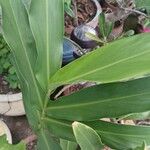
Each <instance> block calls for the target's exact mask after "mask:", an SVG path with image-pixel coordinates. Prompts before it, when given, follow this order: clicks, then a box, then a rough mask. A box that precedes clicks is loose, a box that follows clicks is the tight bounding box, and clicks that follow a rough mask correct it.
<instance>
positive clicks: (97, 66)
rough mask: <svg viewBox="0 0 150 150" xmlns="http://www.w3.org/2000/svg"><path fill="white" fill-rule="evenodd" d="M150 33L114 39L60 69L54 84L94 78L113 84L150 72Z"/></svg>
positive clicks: (51, 82) (51, 81)
mask: <svg viewBox="0 0 150 150" xmlns="http://www.w3.org/2000/svg"><path fill="white" fill-rule="evenodd" d="M149 39H150V34H149V33H147V34H140V35H136V36H132V37H128V38H124V39H121V40H118V41H115V42H112V43H110V44H108V45H106V46H104V47H102V48H98V49H97V50H95V51H93V52H91V53H89V54H87V55H85V56H83V57H81V58H79V59H78V60H76V61H74V62H72V63H70V64H69V65H67V66H65V67H64V68H62V69H60V70H59V71H58V72H57V73H56V74H55V75H54V76H53V77H52V78H51V79H50V84H51V85H50V86H52V87H55V86H59V85H63V84H69V83H77V82H80V81H93V82H98V83H109V82H116V81H125V80H129V79H133V78H140V77H142V76H145V75H148V74H149V73H150V67H149V65H150V59H149V58H150V42H149Z"/></svg>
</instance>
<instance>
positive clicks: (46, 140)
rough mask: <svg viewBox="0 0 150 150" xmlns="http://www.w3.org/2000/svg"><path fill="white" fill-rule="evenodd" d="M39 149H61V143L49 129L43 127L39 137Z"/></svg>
mask: <svg viewBox="0 0 150 150" xmlns="http://www.w3.org/2000/svg"><path fill="white" fill-rule="evenodd" d="M37 149H38V150H61V147H60V145H59V143H57V142H56V141H54V139H52V137H51V136H50V134H49V133H48V131H46V130H43V129H41V131H40V134H39V137H38V144H37Z"/></svg>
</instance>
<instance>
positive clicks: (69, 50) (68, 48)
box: [63, 38, 78, 65]
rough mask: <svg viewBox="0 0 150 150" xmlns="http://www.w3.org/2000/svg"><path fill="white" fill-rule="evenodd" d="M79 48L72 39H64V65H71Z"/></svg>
mask: <svg viewBox="0 0 150 150" xmlns="http://www.w3.org/2000/svg"><path fill="white" fill-rule="evenodd" d="M77 49H78V47H77V46H76V45H74V44H73V42H72V41H71V40H70V39H67V38H64V41H63V65H65V64H68V63H70V62H71V61H73V60H75V57H74V54H73V53H74V51H76V50H77Z"/></svg>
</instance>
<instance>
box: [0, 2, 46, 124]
mask: <svg viewBox="0 0 150 150" xmlns="http://www.w3.org/2000/svg"><path fill="white" fill-rule="evenodd" d="M0 5H1V6H2V15H3V24H2V27H3V33H4V37H5V40H6V41H7V43H8V45H9V46H10V48H11V51H12V54H13V57H14V62H15V68H16V70H17V75H18V78H19V80H20V83H21V90H22V92H23V100H24V105H25V109H26V113H27V116H28V118H30V119H29V121H30V124H32V126H33V125H34V126H37V124H38V121H37V120H38V119H37V117H38V116H37V109H38V110H40V108H41V107H42V106H43V101H42V99H44V98H45V93H43V91H42V90H41V88H40V86H39V85H38V83H37V80H36V77H35V74H34V73H35V72H34V69H35V63H36V59H37V52H36V46H35V42H34V38H33V36H32V33H31V30H30V25H29V21H28V16H27V12H26V9H25V7H24V5H23V3H22V1H21V0H5V1H4V0H0ZM31 89H34V90H32V91H31ZM43 95H44V96H43ZM42 97H44V98H42ZM26 106H30V107H26Z"/></svg>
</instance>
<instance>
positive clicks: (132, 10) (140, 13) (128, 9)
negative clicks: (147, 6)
mask: <svg viewBox="0 0 150 150" xmlns="http://www.w3.org/2000/svg"><path fill="white" fill-rule="evenodd" d="M121 9H123V10H125V11H129V12H134V13H137V14H139V15H142V16H144V17H145V18H149V19H150V17H149V16H147V15H146V14H144V13H142V12H140V11H138V10H136V9H130V8H124V7H121Z"/></svg>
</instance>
